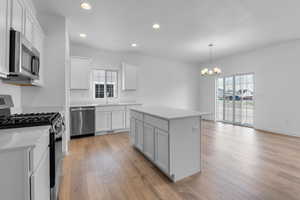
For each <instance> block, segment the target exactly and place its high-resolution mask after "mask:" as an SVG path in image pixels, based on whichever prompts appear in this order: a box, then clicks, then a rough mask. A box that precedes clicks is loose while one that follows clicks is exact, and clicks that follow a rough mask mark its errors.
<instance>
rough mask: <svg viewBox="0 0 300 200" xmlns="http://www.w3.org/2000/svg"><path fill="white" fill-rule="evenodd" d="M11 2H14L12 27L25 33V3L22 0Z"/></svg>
mask: <svg viewBox="0 0 300 200" xmlns="http://www.w3.org/2000/svg"><path fill="white" fill-rule="evenodd" d="M11 3H12V14H11V17H12V19H11V27H12V28H13V29H14V30H16V31H19V32H21V33H24V22H25V18H24V13H25V9H24V5H23V3H22V1H20V0H12V1H11Z"/></svg>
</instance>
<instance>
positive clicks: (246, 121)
mask: <svg viewBox="0 0 300 200" xmlns="http://www.w3.org/2000/svg"><path fill="white" fill-rule="evenodd" d="M216 83H217V87H216V89H217V91H216V118H217V120H218V121H224V122H229V123H232V124H239V125H245V126H252V125H253V120H254V74H238V75H233V76H226V77H222V78H218V79H217V80H216Z"/></svg>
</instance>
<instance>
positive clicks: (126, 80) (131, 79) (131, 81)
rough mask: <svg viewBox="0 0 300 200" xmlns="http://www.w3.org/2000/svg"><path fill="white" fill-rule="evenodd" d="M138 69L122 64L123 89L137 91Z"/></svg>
mask: <svg viewBox="0 0 300 200" xmlns="http://www.w3.org/2000/svg"><path fill="white" fill-rule="evenodd" d="M136 82H137V67H136V66H133V65H129V64H125V63H123V64H122V89H123V90H136Z"/></svg>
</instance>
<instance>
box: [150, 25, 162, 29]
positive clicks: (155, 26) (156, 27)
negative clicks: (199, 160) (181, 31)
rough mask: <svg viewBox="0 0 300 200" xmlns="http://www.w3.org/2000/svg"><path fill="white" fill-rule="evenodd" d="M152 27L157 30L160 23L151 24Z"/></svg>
mask: <svg viewBox="0 0 300 200" xmlns="http://www.w3.org/2000/svg"><path fill="white" fill-rule="evenodd" d="M152 28H153V29H155V30H157V29H159V28H160V25H159V24H153V26H152Z"/></svg>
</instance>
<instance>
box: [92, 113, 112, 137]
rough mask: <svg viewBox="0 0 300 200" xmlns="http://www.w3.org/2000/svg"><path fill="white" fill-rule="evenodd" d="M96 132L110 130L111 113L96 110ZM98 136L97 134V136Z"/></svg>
mask: <svg viewBox="0 0 300 200" xmlns="http://www.w3.org/2000/svg"><path fill="white" fill-rule="evenodd" d="M95 124H96V132H101V131H110V130H111V112H109V111H97V110H96V122H95ZM97 135H99V134H97Z"/></svg>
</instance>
